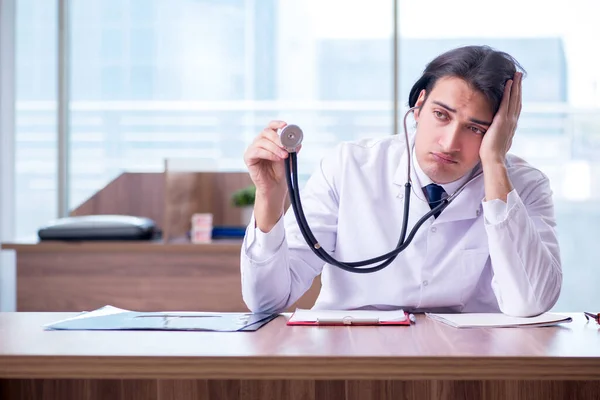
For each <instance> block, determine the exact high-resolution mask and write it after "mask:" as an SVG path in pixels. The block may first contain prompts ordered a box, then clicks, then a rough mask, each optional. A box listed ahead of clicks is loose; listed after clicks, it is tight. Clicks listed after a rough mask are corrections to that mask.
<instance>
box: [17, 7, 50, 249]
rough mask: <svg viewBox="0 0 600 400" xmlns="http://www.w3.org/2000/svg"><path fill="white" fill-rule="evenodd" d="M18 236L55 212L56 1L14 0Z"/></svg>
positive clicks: (30, 231) (28, 233)
mask: <svg viewBox="0 0 600 400" xmlns="http://www.w3.org/2000/svg"><path fill="white" fill-rule="evenodd" d="M16 18H17V20H16V24H15V38H16V39H15V40H16V43H15V53H16V69H15V75H16V86H15V97H16V106H15V110H16V115H15V214H16V218H15V236H16V237H17V238H19V237H24V236H29V237H30V236H32V235H35V234H36V232H37V230H38V229H39V227H40V225H41V224H44V223H46V222H48V221H49V220H51V219H53V218H55V216H56V207H57V203H56V198H57V197H56V190H57V162H56V158H57V135H56V121H57V120H56V86H57V77H56V76H57V70H56V60H57V45H56V43H57V42H56V38H57V33H56V31H57V24H56V21H57V4H56V1H50V0H18V1H16Z"/></svg>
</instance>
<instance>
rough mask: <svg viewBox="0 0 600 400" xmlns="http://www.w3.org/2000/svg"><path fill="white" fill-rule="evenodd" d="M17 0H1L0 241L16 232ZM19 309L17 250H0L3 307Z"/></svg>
mask: <svg viewBox="0 0 600 400" xmlns="http://www.w3.org/2000/svg"><path fill="white" fill-rule="evenodd" d="M15 1H16V0H0V243H2V242H6V241H10V240H12V239H13V236H14V231H15V230H14V198H15V196H14V193H15V191H14V176H15V173H14V172H15V171H14V169H15V162H14V148H15V146H14V144H15V102H14V99H15V79H14V77H15V29H14V28H15ZM15 309H16V267H15V255H14V252H13V251H10V250H9V251H1V252H0V311H14V310H15Z"/></svg>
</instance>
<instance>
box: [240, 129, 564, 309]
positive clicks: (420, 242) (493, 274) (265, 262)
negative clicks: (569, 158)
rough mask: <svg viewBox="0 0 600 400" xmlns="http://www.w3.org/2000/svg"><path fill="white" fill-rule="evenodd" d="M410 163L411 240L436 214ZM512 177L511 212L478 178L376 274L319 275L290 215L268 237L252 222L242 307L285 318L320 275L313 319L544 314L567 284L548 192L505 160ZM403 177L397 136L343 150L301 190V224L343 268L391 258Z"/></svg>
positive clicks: (541, 178) (320, 266) (534, 174)
mask: <svg viewBox="0 0 600 400" xmlns="http://www.w3.org/2000/svg"><path fill="white" fill-rule="evenodd" d="M412 164H413V168H411V169H412V171H411V176H412V182H413V191H412V193H411V199H410V218H409V224H408V229H409V232H410V229H411V228H412V226H413V225H414V224H415V222H416V221H417V220H418V219H420V218H421V217H422V216H423V215H424V214H425V213H426V212H427V211H429V210H430V208H429V205H428V203H427V202H426V200H425V195H424V194H423V192H422V189H421V187H422V186H424V185H425V184H426V183H428V182H421V181H420V180H419V178H418V176H419V175H420V176H421V177H422V179H423V176H425V180H427V179H428V178H427V177H426V175H424V174H423V173H422V171H421V170H420V168H419V166H418V164H417V163H416V162H413V163H412ZM415 164H417V165H415ZM415 168H416V169H418V170H419V173H417V171H416V170H415ZM507 168H508V174H509V178H510V180H511V182H512V185H513V187H514V190H513V191H511V192H510V194H509V196H508V199H507V203H504V202H503V201H501V200H493V201H490V202H486V201H484V197H485V192H484V185H483V177H482V176H481V177H479V178H477V179H476V180H475V181H472V182H471V183H469V184H468V185H467V186H466V188H465V189H464V191H463V192H461V193H460V194H459V195H458V196H457V197H456V199H455V200H454V201H453V202H452V203H450V205H449V206H448V207H447V208H446V209H445V210H444V211H443V212H442V213H441V214H440V216H439V217H438V218H437V219H434V218H433V217H431V218H430V219H429V220H428V221H426V222H425V223H424V224H423V225H422V226H421V228H420V230H419V232H418V233H417V234H416V236H415V237H414V239H413V241H412V243H411V244H410V245H409V246H408V247H407V249H406V250H404V251H403V252H401V253H400V254H399V255H398V257H397V258H396V259H395V260H394V262H393V263H392V264H391V265H389V266H388V267H386V268H384V269H383V270H381V271H378V272H375V273H370V274H356V273H350V272H346V271H343V270H341V269H339V268H337V267H335V266H332V265H328V264H327V265H324V262H323V261H322V260H321V259H319V258H318V257H317V256H316V255H314V254H313V253H312V251H311V250H310V249H309V248H308V245H307V244H306V242H305V241H304V239H303V237H302V235H301V233H300V230H299V228H298V225H297V223H296V220H295V216H294V214H293V211H292V210H291V208H290V209H289V210H288V212H287V213H286V215H285V217H284V218H282V219H280V221H279V222H278V223H277V225H276V226H275V227H274V228H273V229H272V230H271V231H270V232H269V233H266V234H265V233H263V232H261V231H260V230H259V229H258V228H255V227H254V226H255V223H254V218H252V220H251V222H250V224H249V226H248V228H247V231H246V236H245V238H244V243H243V245H242V250H241V276H242V295H243V299H244V301H245V303H246V305H247V306H248V308H249V309H250V310H251V311H254V312H260V311H263V312H278V311H281V310H284V309H285V308H287V307H288V306H290V305H291V304H293V303H294V302H296V301H297V300H298V299H299V298H300V297H301V296H302V295H303V294H304V293H305V292H306V290H308V288H309V287H310V286H311V284H312V281H313V279H314V278H315V277H316V276H317V275H318V274H321V281H322V287H321V291H320V294H319V297H318V299H317V301H316V303H315V305H314V308H315V309H359V308H376V309H397V308H403V309H405V310H413V311H438V312H444V311H448V312H497V311H501V312H504V313H506V314H509V315H515V316H532V315H537V314H540V313H542V312H545V311H547V310H549V309H550V308H551V307H552V306H553V305H554V303H555V302H556V300H557V299H558V296H559V293H560V288H561V284H562V270H561V263H560V254H559V246H558V240H557V235H556V230H555V228H556V226H555V225H556V224H555V218H554V208H553V202H552V191H551V189H550V185H549V181H548V179H547V177H546V176H545V175H544V174H543V173H541V172H540V171H539V170H537V169H535V168H533V167H532V166H530V165H529V164H527V163H526V162H525V161H523V160H521V159H519V158H517V157H515V156H512V155H509V156H508V157H507ZM406 173H407V154H406V147H405V145H404V141H403V140H402V139H401V138H400V137H398V136H391V137H386V138H384V139H378V140H361V141H357V142H345V143H342V144H340V145H338V146H337V147H336V149H335V150H334V151H333V152H332V153H331V154H330V155H329V156H327V157H325V158H324V159H323V160H322V162H321V164H320V167H319V168H317V172H316V173H314V174H313V175H312V176H311V178H310V179H309V180H308V182H307V183H306V185H305V187H304V188H303V190H302V191H301V200H302V205H303V208H304V211H305V214H306V219H307V221H308V224H309V226H310V228H311V230H312V232H313V233H314V235H315V237H316V238H317V240H318V241H319V243H320V244H321V245H322V247H323V248H324V249H325V250H326V251H328V252H329V253H330V254H331V255H332V256H333V257H334V258H336V259H338V260H341V261H348V262H351V261H361V260H364V259H367V258H372V257H376V256H379V255H381V254H384V253H387V252H389V251H391V250H393V249H394V248H395V247H396V245H397V242H398V238H399V235H400V230H401V226H402V215H403V206H404V201H405V199H404V184H405V182H406ZM455 186H456V185H455ZM444 187H445V188H446V186H445V185H444ZM449 194H450V193H449Z"/></svg>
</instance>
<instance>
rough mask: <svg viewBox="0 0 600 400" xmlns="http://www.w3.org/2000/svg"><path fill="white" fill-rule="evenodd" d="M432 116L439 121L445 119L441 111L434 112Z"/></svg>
mask: <svg viewBox="0 0 600 400" xmlns="http://www.w3.org/2000/svg"><path fill="white" fill-rule="evenodd" d="M433 115H435V117H436V118H439V119H446V114H444V113H443V112H441V111H437V110H434V111H433Z"/></svg>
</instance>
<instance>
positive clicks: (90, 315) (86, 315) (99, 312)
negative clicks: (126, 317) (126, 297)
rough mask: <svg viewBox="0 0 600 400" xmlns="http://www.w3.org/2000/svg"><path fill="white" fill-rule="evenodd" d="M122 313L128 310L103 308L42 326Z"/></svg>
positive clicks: (111, 307)
mask: <svg viewBox="0 0 600 400" xmlns="http://www.w3.org/2000/svg"><path fill="white" fill-rule="evenodd" d="M124 312H129V310H123V309H122V308H117V307H113V306H104V307H102V308H99V309H97V310H94V311H85V312H82V313H81V314H78V315H76V316H74V317H71V318H66V319H63V320H60V321H55V322H52V323H51V324H46V325H44V326H50V325H54V324H58V323H60V322H65V321H73V320H76V319H83V318H93V317H101V316H104V315H112V314H120V313H124Z"/></svg>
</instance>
